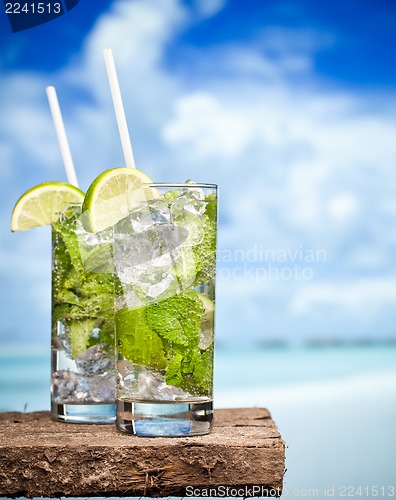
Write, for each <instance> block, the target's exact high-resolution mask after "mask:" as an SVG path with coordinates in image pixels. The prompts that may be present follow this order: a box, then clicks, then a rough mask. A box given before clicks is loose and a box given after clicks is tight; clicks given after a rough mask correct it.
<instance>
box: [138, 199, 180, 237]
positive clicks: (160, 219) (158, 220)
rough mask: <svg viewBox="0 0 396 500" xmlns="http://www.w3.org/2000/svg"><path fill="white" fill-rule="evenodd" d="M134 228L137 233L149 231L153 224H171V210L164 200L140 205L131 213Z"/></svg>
mask: <svg viewBox="0 0 396 500" xmlns="http://www.w3.org/2000/svg"><path fill="white" fill-rule="evenodd" d="M129 218H130V222H131V224H132V227H133V230H134V231H135V232H137V233H140V232H143V231H147V229H150V228H151V227H152V226H153V225H161V224H170V223H171V212H170V210H169V208H168V205H167V204H166V203H165V202H163V201H162V200H155V201H153V202H150V203H147V204H144V205H140V206H139V207H138V208H136V209H135V210H133V211H132V212H131V213H130V214H129Z"/></svg>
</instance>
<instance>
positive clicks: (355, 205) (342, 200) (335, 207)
mask: <svg viewBox="0 0 396 500" xmlns="http://www.w3.org/2000/svg"><path fill="white" fill-rule="evenodd" d="M358 209H359V202H358V200H357V198H356V196H354V195H353V194H351V193H340V194H338V195H336V196H334V197H333V198H331V199H330V200H329V201H328V203H327V211H328V213H329V214H330V215H331V216H332V217H334V218H336V219H344V220H345V219H348V218H349V217H352V216H353V215H355V214H356V213H357V211H358Z"/></svg>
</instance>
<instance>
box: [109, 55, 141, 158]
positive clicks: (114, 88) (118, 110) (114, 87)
mask: <svg viewBox="0 0 396 500" xmlns="http://www.w3.org/2000/svg"><path fill="white" fill-rule="evenodd" d="M103 55H104V60H105V64H106V70H107V77H108V79H109V84H110V90H111V96H112V98H113V105H114V110H115V114H116V118H117V125H118V131H119V133H120V137H121V144H122V151H123V153H124V159H125V165H126V166H127V167H130V168H136V165H135V160H134V158H133V151H132V144H131V139H130V137H129V132H128V124H127V121H126V118H125V111H124V106H123V104H122V97H121V91H120V85H119V83H118V78H117V71H116V67H115V64H114V58H113V52H112V50H111V49H103Z"/></svg>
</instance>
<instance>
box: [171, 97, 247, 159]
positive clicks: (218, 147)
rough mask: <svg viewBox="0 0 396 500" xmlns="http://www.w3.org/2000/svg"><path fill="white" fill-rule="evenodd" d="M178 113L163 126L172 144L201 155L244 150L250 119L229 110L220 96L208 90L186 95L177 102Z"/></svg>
mask: <svg viewBox="0 0 396 500" xmlns="http://www.w3.org/2000/svg"><path fill="white" fill-rule="evenodd" d="M175 108H176V110H175V117H174V119H173V120H172V121H171V122H169V123H167V124H166V126H165V127H164V129H163V133H162V135H163V138H164V140H165V141H166V142H168V143H169V144H170V145H171V146H176V147H177V146H181V147H187V148H189V149H190V150H191V152H192V154H193V155H195V156H196V157H198V158H205V157H206V156H211V155H212V154H214V155H217V154H219V155H224V156H226V157H229V156H234V155H238V154H241V153H242V152H243V150H244V149H245V148H246V146H247V144H248V142H249V139H250V136H251V131H250V123H249V121H248V119H247V118H246V117H245V116H243V115H242V114H240V113H238V112H237V111H234V112H233V111H230V110H227V109H226V108H225V107H223V106H222V105H221V103H220V102H219V101H218V99H217V98H215V97H214V96H212V95H209V94H205V93H195V94H192V95H188V96H183V97H181V98H180V99H178V101H177V102H176V106H175Z"/></svg>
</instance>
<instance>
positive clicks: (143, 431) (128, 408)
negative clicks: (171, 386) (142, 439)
mask: <svg viewBox="0 0 396 500" xmlns="http://www.w3.org/2000/svg"><path fill="white" fill-rule="evenodd" d="M212 425H213V401H212V400H206V401H200V402H180V401H176V402H174V401H172V402H170V401H164V402H155V403H153V402H148V401H147V402H140V401H139V402H132V401H124V400H119V399H118V400H117V418H116V426H117V429H118V430H119V431H121V432H126V433H127V434H135V435H136V436H146V437H156V436H164V437H183V436H200V435H203V434H209V432H210V430H211V428H212Z"/></svg>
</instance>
